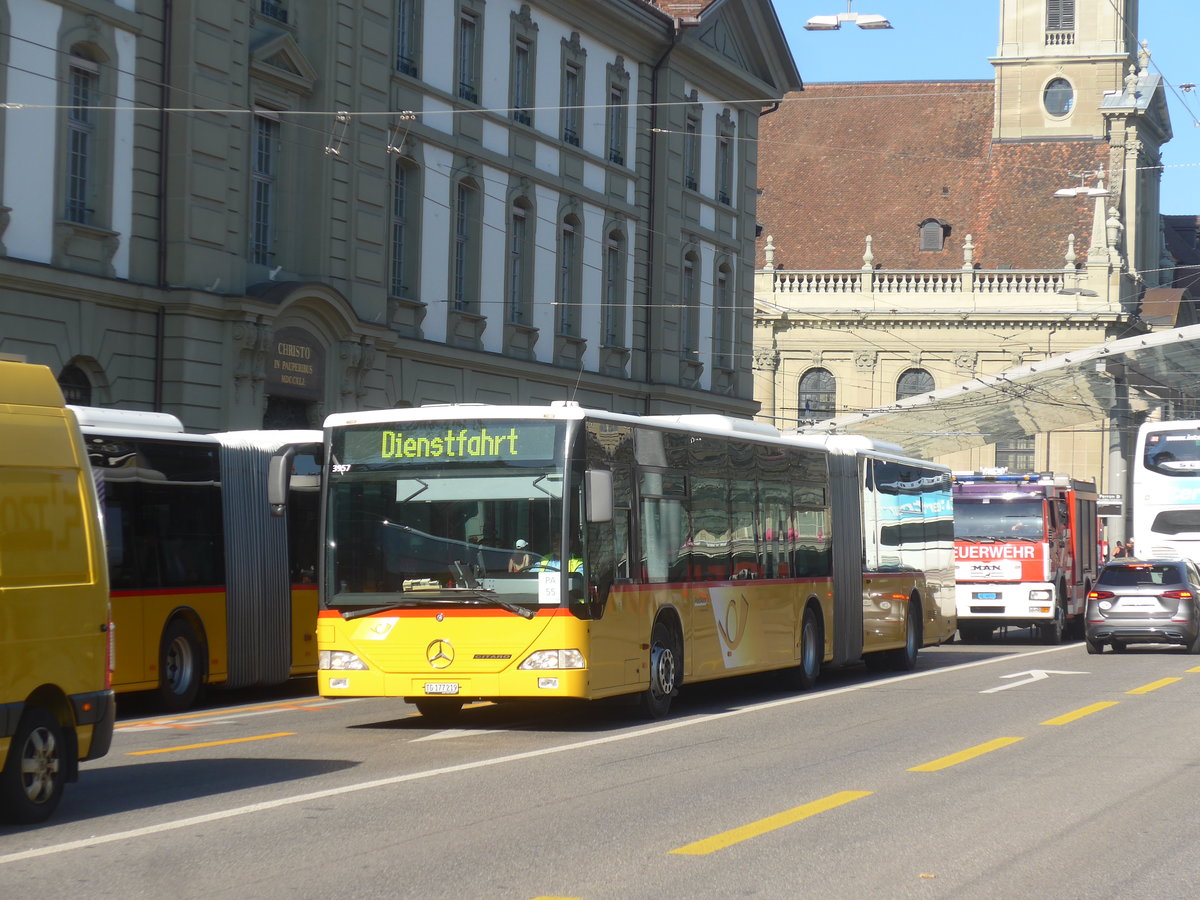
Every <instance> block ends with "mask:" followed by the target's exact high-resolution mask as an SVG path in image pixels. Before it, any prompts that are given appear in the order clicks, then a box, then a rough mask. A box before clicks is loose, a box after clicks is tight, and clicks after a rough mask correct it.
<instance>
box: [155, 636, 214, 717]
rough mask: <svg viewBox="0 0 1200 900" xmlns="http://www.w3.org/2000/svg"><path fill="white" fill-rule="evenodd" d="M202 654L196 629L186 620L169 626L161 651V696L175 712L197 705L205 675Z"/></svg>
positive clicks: (159, 690) (159, 675)
mask: <svg viewBox="0 0 1200 900" xmlns="http://www.w3.org/2000/svg"><path fill="white" fill-rule="evenodd" d="M201 653H202V647H201V644H200V638H199V637H198V636H197V635H196V629H194V628H192V626H191V625H190V624H189V623H188V622H187V621H186V620H185V619H172V620H171V621H170V622H168V623H167V627H166V628H164V629H163V635H162V643H161V644H160V645H159V650H158V695H159V697H160V698H161V699H162V703H163V706H165V707H166V708H167V709H169V710H171V711H172V712H177V711H179V710H181V709H187V708H188V707H189V706H191V705H192V704H193V703H195V702H196V696H197V695H198V694H199V693H200V682H201V680H202V679H203V673H204V664H203V662H202V661H203V659H204V657H203V656H202V655H201Z"/></svg>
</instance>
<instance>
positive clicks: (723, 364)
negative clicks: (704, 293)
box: [713, 264, 737, 369]
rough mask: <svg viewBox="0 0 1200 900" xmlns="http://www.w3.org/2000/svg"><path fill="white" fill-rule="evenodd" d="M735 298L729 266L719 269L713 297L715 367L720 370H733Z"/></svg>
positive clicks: (735, 318) (723, 265)
mask: <svg viewBox="0 0 1200 900" xmlns="http://www.w3.org/2000/svg"><path fill="white" fill-rule="evenodd" d="M736 313H737V309H736V308H735V301H734V296H733V279H732V277H731V273H730V270H729V265H728V264H722V265H721V267H720V268H719V269H717V285H716V292H715V294H714V296H713V365H714V366H715V367H716V368H718V369H732V368H733V323H734V322H735V321H736V320H737V315H736Z"/></svg>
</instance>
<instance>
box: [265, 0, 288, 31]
mask: <svg viewBox="0 0 1200 900" xmlns="http://www.w3.org/2000/svg"><path fill="white" fill-rule="evenodd" d="M258 11H259V12H261V13H262V14H263V15H264V16H267V17H268V18H271V19H274V20H275V21H276V22H283V23H284V24H285V25H286V24H287V20H288V11H287V3H285V2H284V0H259V3H258Z"/></svg>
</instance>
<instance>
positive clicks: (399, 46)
mask: <svg viewBox="0 0 1200 900" xmlns="http://www.w3.org/2000/svg"><path fill="white" fill-rule="evenodd" d="M419 5H420V0H397V4H396V71H397V72H403V73H404V74H405V75H411V76H412V77H413V78H416V77H417V75H418V74H419V71H420V69H419V67H418V65H417V60H418V57H419V55H420V51H421V31H420V25H421V20H420V17H419V15H418V13H419V12H420V9H419Z"/></svg>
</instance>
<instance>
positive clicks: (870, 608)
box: [273, 402, 955, 720]
mask: <svg viewBox="0 0 1200 900" xmlns="http://www.w3.org/2000/svg"><path fill="white" fill-rule="evenodd" d="M325 438H326V448H325V460H326V471H325V478H324V480H323V489H322V492H323V501H324V502H323V511H322V516H323V523H322V529H323V530H322V533H323V535H324V539H325V543H324V551H323V558H322V575H321V609H320V613H319V619H318V625H317V647H318V652H319V670H318V675H317V683H318V688H319V691H320V693H321V694H322V695H323V696H326V697H403V698H404V699H405V700H407V701H409V702H412V703H414V704H416V706H417V708H418V709H419V710H420V711H421V712H422V713H423V714H424V715H426V716H429V717H430V718H431V719H443V720H449V719H451V718H452V717H453V716H455V715H456V714H457V713H458V712H459V710H460V709H461V708H462V706H463V704H464V702H465V701H468V700H507V699H517V698H521V699H528V698H589V699H590V698H601V697H611V696H616V695H623V694H626V695H637V696H639V697H640V700H641V703H642V705H643V707H644V710H645V712H646V713H647V714H648V715H650V716H662V715H665V714H666V713H667V711H668V709H669V706H670V704H671V701H672V698H673V697H674V696H675V695H676V694H677V692H678V691H679V689H680V686H681V685H683V684H684V683H686V682H702V681H708V680H712V679H718V678H724V677H727V676H731V675H741V674H746V673H751V672H763V671H769V670H777V671H779V672H780V673H782V674H783V675H784V676H785V678H786V680H787V681H788V682H789V683H791V684H793V685H795V686H796V687H798V688H804V687H808V686H811V685H812V684H813V683H814V682H815V681H816V680H817V677H818V675H819V673H820V671H821V667H822V666H823V665H844V664H850V663H855V662H858V661H859V660H864V661H865V662H866V663H867V664H868V665H870V666H872V667H878V668H898V669H909V668H911V667H912V666H913V665H914V664H915V661H916V656H917V651H918V650H919V648H920V647H921V646H923V645H927V644H932V643H938V642H941V641H945V640H947V639H949V638H950V637H951V636H952V635H953V633H954V629H955V604H954V581H953V533H952V508H951V501H950V473H949V471H948V470H947V469H945V468H943V467H940V466H936V465H933V464H930V463H927V462H923V461H920V460H914V459H908V458H906V457H904V456H902V455H901V454H900V448H898V447H894V446H882V445H874V444H871V443H870V442H868V441H865V440H864V439H858V438H828V439H824V440H820V439H815V438H804V437H798V436H795V435H785V434H781V433H780V432H778V431H776V430H775V429H774V428H772V427H770V426H767V425H763V424H759V423H755V422H749V421H741V420H736V419H730V418H726V417H722V416H715V415H694V416H670V417H653V416H641V417H639V416H630V415H619V414H614V413H607V412H599V411H593V410H585V409H583V408H581V407H579V406H578V405H576V404H573V403H569V402H561V403H556V404H552V405H550V406H548V407H532V406H530V407H522V406H510V407H505V406H487V405H478V404H474V405H448V406H441V407H426V408H419V409H409V410H386V411H371V412H360V413H347V414H338V415H334V416H330V417H329V418H328V419H327V420H326V423H325ZM273 493H274V494H275V495H276V496H279V495H281V494H282V486H281V485H277V486H275V487H274V488H273ZM527 559H529V560H532V562H531V563H530V564H526V560H527ZM564 560H565V561H567V562H566V563H565V564H564V563H563V561H564ZM514 561H515V562H514ZM514 570H516V571H514Z"/></svg>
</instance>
